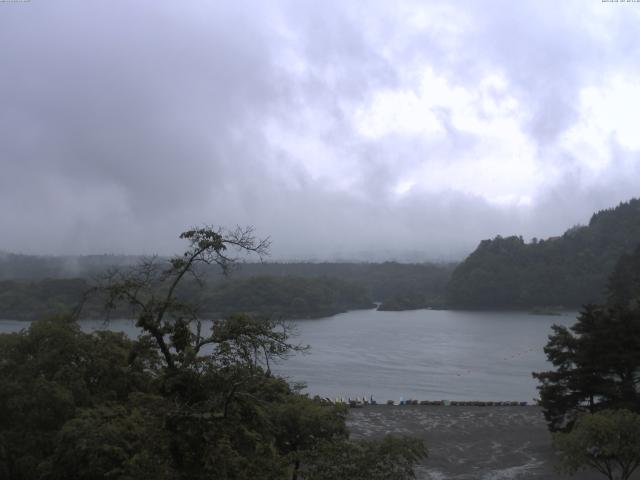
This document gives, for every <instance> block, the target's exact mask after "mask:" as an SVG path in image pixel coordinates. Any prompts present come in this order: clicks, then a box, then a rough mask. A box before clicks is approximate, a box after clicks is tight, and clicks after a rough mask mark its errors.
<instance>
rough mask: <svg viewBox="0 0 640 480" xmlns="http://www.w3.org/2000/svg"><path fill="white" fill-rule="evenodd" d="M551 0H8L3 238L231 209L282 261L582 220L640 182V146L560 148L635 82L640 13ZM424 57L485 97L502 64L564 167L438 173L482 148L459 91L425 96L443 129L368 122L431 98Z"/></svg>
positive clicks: (492, 93)
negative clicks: (390, 105) (514, 181)
mask: <svg viewBox="0 0 640 480" xmlns="http://www.w3.org/2000/svg"><path fill="white" fill-rule="evenodd" d="M556 3H557V2H556ZM556 3H552V2H528V3H523V2H517V3H515V2H497V1H495V2H481V3H480V2H467V3H460V4H457V5H455V6H447V5H445V6H441V5H440V3H439V2H434V3H431V4H423V3H422V2H418V3H415V4H414V3H411V2H406V3H402V4H399V5H398V6H393V7H392V6H391V5H390V4H387V3H386V2H349V3H347V2H322V3H318V2H298V1H295V2H294V1H291V2H279V3H268V4H267V3H263V2H233V3H232V2H215V3H214V2H197V1H195V2H157V1H156V2H151V1H139V2H121V1H109V2H107V1H99V2H80V1H57V2H41V1H32V2H30V3H28V4H0V40H1V41H2V44H3V45H5V47H6V48H3V49H2V51H0V65H2V68H1V70H0V104H1V105H2V108H1V109H0V146H1V147H0V148H1V151H0V165H1V175H0V224H1V225H2V227H3V235H2V238H1V239H0V250H10V251H24V252H34V253H76V252H80V253H87V252H132V253H137V252H153V251H160V252H162V253H165V252H168V251H173V250H175V249H176V248H179V243H177V241H176V240H175V238H176V236H177V233H178V232H179V231H181V229H183V228H185V227H187V226H189V225H193V224H200V223H215V224H225V225H230V226H233V225H235V224H253V225H255V226H256V227H257V229H258V231H259V232H260V233H262V234H264V235H271V236H272V238H273V241H274V247H273V250H274V251H273V253H274V256H275V257H277V258H316V259H324V258H338V257H341V258H360V259H364V258H372V259H383V258H402V259H407V258H408V257H411V258H419V259H426V258H442V259H448V258H458V257H460V256H461V255H463V254H464V253H466V252H467V251H469V250H470V249H471V248H473V246H474V245H475V244H476V243H477V241H478V240H480V239H481V238H487V237H491V236H494V235H495V234H497V233H501V234H517V233H522V234H523V235H525V236H527V237H529V236H539V237H540V236H546V235H552V234H557V233H560V232H561V231H562V230H563V229H564V228H566V227H569V226H571V225H572V224H574V223H578V222H585V221H588V217H589V215H590V213H591V212H592V211H593V210H594V209H598V208H603V207H607V206H611V205H614V204H615V203H617V202H618V201H620V200H623V199H626V198H628V197H630V196H632V195H634V194H637V190H638V186H639V185H638V181H637V180H636V179H637V178H638V176H635V177H634V176H633V175H635V174H637V173H640V172H638V167H637V165H638V153H637V151H635V150H633V149H629V148H628V147H624V146H621V145H619V143H618V142H616V141H615V140H614V141H612V143H611V144H610V145H609V151H610V153H611V158H612V160H611V161H610V164H609V165H608V166H607V167H606V168H605V169H604V170H603V171H602V172H601V173H600V175H599V176H598V181H594V180H593V178H592V177H593V175H591V176H590V175H589V173H588V172H587V173H585V172H583V168H584V166H583V165H582V163H581V161H582V159H581V158H579V157H578V156H577V154H574V153H573V152H570V151H569V152H567V151H566V149H565V148H564V147H562V145H561V144H560V143H559V142H560V141H561V140H560V139H561V138H562V135H563V134H564V133H565V132H566V131H567V130H569V129H570V128H572V126H574V125H576V124H577V122H579V121H580V120H581V115H582V114H583V112H582V111H581V110H580V108H579V107H580V98H581V97H580V92H581V89H582V88H583V87H585V86H589V85H596V86H598V85H604V84H606V82H607V81H608V79H609V78H610V77H611V76H612V75H618V74H623V75H637V73H638V72H637V71H636V70H635V68H636V65H635V63H634V62H632V61H630V60H629V56H632V55H637V54H638V45H639V43H638V41H637V40H638V35H637V34H636V33H635V29H633V28H632V25H633V23H634V18H635V20H636V21H637V17H633V15H628V14H625V13H624V12H622V13H620V12H614V13H612V12H611V11H602V12H599V11H597V6H593V5H591V6H590V7H589V11H586V10H584V8H583V7H582V5H583V4H582V3H580V2H577V3H576V2H562V3H561V5H557V4H556ZM581 9H582V10H581ZM421 14H422V17H423V18H422V17H421V16H420V15H421ZM634 15H635V14H634ZM425 66H428V67H429V68H431V69H432V71H433V72H435V74H437V76H438V78H441V79H443V81H444V82H446V83H447V84H448V85H450V86H451V88H458V87H459V88H462V89H463V90H464V92H467V93H465V95H467V96H468V97H469V98H471V99H472V100H466V101H468V102H471V103H472V104H473V105H472V106H473V107H474V108H476V107H477V105H475V103H477V102H480V101H481V100H478V99H479V98H480V97H479V96H478V95H479V94H477V92H476V86H477V85H479V84H481V83H482V81H483V79H484V78H485V77H486V76H487V75H490V74H494V73H496V74H498V75H500V76H501V77H504V79H505V81H506V84H507V87H505V88H506V90H505V89H502V90H500V89H497V90H496V89H494V90H491V88H485V91H484V94H483V95H485V96H488V97H491V98H492V99H493V100H495V102H497V103H499V102H502V101H506V100H505V99H508V98H507V97H509V98H510V97H513V98H514V99H515V101H517V104H518V115H519V118H521V120H518V121H521V122H522V125H523V126H522V128H523V132H524V135H525V136H527V139H528V142H530V143H531V148H532V149H533V150H535V152H536V155H537V157H536V161H537V162H538V163H539V165H540V167H539V168H540V169H543V170H544V169H548V171H549V182H548V184H543V185H542V186H541V187H540V188H537V189H536V190H535V191H536V196H535V198H532V200H531V202H530V203H528V204H526V205H522V204H517V202H516V203H506V204H496V203H492V201H491V198H490V197H491V195H489V194H487V195H484V194H483V191H484V189H485V187H486V190H487V191H488V192H489V191H491V189H492V188H493V185H492V184H491V182H490V181H489V183H488V184H487V185H477V186H476V188H472V189H469V188H468V187H465V186H464V185H462V184H460V183H459V182H458V183H456V179H455V178H451V179H450V181H449V180H446V181H443V180H442V179H440V180H437V181H435V180H434V182H441V183H442V184H441V185H440V184H438V185H432V184H429V181H428V180H425V175H426V178H427V179H428V178H430V177H429V169H430V168H432V169H434V170H435V169H438V168H441V167H442V166H449V165H457V167H455V168H457V170H456V169H452V170H451V172H452V173H451V176H452V177H455V176H457V175H458V174H460V176H463V174H464V172H465V171H469V169H472V168H473V166H474V162H475V160H474V159H475V158H476V157H477V156H478V155H479V153H478V149H479V148H480V146H481V145H482V144H483V142H484V141H485V134H484V133H483V132H482V131H472V130H469V129H464V128H461V127H460V126H459V125H457V124H456V122H455V121H454V116H455V115H454V112H453V110H452V109H454V108H456V107H455V105H453V106H439V107H433V108H431V110H432V111H431V113H432V115H433V118H435V120H434V121H435V122H437V124H438V125H439V128H440V131H441V133H440V134H438V135H435V134H434V135H431V134H422V133H416V132H405V131H397V132H390V133H384V134H381V135H379V136H377V137H376V138H370V137H367V136H366V135H365V136H363V134H362V132H360V131H359V130H358V126H357V125H356V123H354V112H355V111H358V109H365V110H366V109H367V108H368V106H369V105H371V102H373V101H375V99H376V98H377V97H376V95H378V94H379V93H380V92H389V91H399V92H417V94H418V95H420V94H422V93H420V92H421V91H420V88H419V83H420V78H421V77H420V75H421V71H422V69H424V67H425ZM423 94H424V95H426V96H427V97H428V96H429V95H430V93H429V91H427V92H426V93H424V92H423ZM433 95H435V94H433ZM465 98H466V97H465ZM480 110H481V109H479V108H478V111H480ZM480 117H482V115H481V114H480ZM385 121H386V120H385ZM515 121H516V120H515V117H514V122H515ZM365 126H366V125H365ZM509 141H512V139H511V138H507V137H505V142H509ZM487 148H489V147H487ZM482 154H483V155H486V154H487V152H486V151H483V152H482ZM416 171H420V172H422V173H421V175H423V177H421V178H418V177H415V175H417V174H415V172H416ZM545 171H546V170H545ZM424 172H426V173H424ZM434 173H435V172H434ZM496 175H499V172H497V173H496ZM414 177H415V178H416V180H415V182H413V183H415V185H413V183H412V184H411V185H412V186H411V187H410V188H408V189H407V191H404V192H401V194H399V193H398V191H397V188H398V185H399V184H401V183H402V182H406V181H408V180H407V179H409V180H411V179H412V178H414ZM433 178H437V177H436V176H435V175H434V177H433ZM488 178H491V176H489V177H488ZM478 181H479V182H480V181H483V180H480V179H479V180H478ZM435 187H437V188H435ZM498 193H500V192H498ZM525 193H526V192H525ZM496 195H497V194H496ZM523 195H524V194H523ZM527 195H528V193H527ZM558 203H561V204H562V208H558Z"/></svg>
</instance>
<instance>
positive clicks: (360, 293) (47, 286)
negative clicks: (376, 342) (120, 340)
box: [0, 255, 453, 320]
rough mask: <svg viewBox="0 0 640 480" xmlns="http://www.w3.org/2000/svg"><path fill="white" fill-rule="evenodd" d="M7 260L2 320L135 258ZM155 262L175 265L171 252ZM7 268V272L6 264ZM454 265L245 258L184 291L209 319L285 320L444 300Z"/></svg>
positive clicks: (58, 300) (59, 305) (62, 299)
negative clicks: (239, 315) (71, 267)
mask: <svg viewBox="0 0 640 480" xmlns="http://www.w3.org/2000/svg"><path fill="white" fill-rule="evenodd" d="M4 258H5V261H4V263H3V260H1V259H0V278H3V277H7V276H8V275H9V274H16V277H15V278H13V279H11V280H0V318H5V319H22V320H33V319H36V318H42V317H43V316H46V315H48V314H52V313H58V312H61V311H69V310H71V309H73V308H74V306H75V305H76V304H77V303H78V302H79V301H80V299H81V298H82V295H83V293H84V292H85V291H87V290H88V289H90V288H91V285H92V284H93V283H94V282H93V280H92V279H94V278H97V277H100V276H101V275H103V274H104V273H105V272H107V271H109V267H113V266H114V265H119V266H120V267H121V268H122V267H125V268H126V266H127V265H129V262H130V261H132V259H133V258H134V257H112V256H108V255H106V256H100V257H95V258H94V257H86V258H85V257H77V258H76V260H77V262H76V263H77V264H80V265H81V267H79V268H78V270H76V272H77V273H80V274H83V275H86V276H84V277H76V278H74V277H65V275H64V274H63V272H66V271H68V270H65V269H64V268H63V266H62V264H63V259H60V258H59V259H58V261H57V263H56V262H55V261H54V260H55V259H54V258H47V257H28V256H15V255H14V256H5V257H4ZM67 260H69V259H66V260H65V261H67ZM138 260H139V259H138ZM40 261H42V263H39V262H40ZM110 261H112V262H114V264H110V263H109V262H110ZM155 261H156V262H158V263H160V264H168V263H167V262H168V260H167V259H163V258H156V259H155ZM20 265H24V266H25V268H26V269H27V270H26V271H25V272H24V275H22V276H19V275H17V273H16V272H17V271H18V267H19V266H20ZM5 267H6V268H7V270H3V269H4V268H5ZM205 267H206V266H205ZM452 270H453V265H451V264H442V265H440V264H401V263H395V262H385V263H244V264H241V265H239V266H238V268H236V269H234V270H233V271H232V272H231V273H230V275H229V276H226V277H225V276H222V275H220V273H219V272H218V271H216V270H214V269H211V268H203V269H202V271H201V276H202V278H204V279H206V287H205V288H203V289H201V288H200V287H199V286H198V285H197V282H196V281H194V280H192V279H186V280H187V281H185V282H184V283H183V284H182V285H181V289H180V293H181V294H182V295H184V296H185V297H187V298H189V299H190V300H192V301H194V302H195V303H196V304H198V305H199V306H200V308H201V310H202V314H203V315H207V316H209V317H214V316H216V315H219V314H226V313H229V312H238V311H242V312H251V313H258V314H261V315H277V316H282V317H285V318H307V317H321V316H327V315H333V314H336V313H339V312H344V311H346V310H354V309H359V308H372V307H373V302H374V301H377V302H381V303H383V307H384V308H387V309H390V308H392V309H410V308H423V307H427V306H436V305H440V304H442V302H443V299H444V295H445V287H446V284H447V282H448V280H449V277H450V275H451V271H452ZM45 273H52V274H53V277H52V278H42V277H41V276H39V275H43V274H45ZM90 273H91V274H90ZM102 313H103V312H102V309H101V304H100V302H97V303H96V302H95V301H93V302H92V300H91V299H90V300H89V302H88V303H87V304H86V305H85V307H84V309H83V316H84V317H85V318H98V317H100V316H101V315H102ZM116 313H118V314H121V315H124V316H126V315H127V314H128V312H127V311H121V312H116Z"/></svg>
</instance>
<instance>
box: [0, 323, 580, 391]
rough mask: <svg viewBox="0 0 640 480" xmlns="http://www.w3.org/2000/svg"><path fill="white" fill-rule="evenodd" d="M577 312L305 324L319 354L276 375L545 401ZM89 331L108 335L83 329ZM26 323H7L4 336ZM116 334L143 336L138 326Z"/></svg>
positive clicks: (311, 386) (338, 386) (363, 387)
mask: <svg viewBox="0 0 640 480" xmlns="http://www.w3.org/2000/svg"><path fill="white" fill-rule="evenodd" d="M575 317H576V314H575V312H572V313H569V314H564V315H562V316H541V315H532V314H528V313H523V312H468V311H450V310H440V311H439V310H413V311H406V312H378V311H375V310H356V311H352V312H348V313H344V314H340V315H335V316H333V317H327V318H321V319H315V320H298V321H293V322H292V324H294V325H295V327H296V333H297V336H296V338H295V341H296V342H297V343H301V344H308V345H310V346H311V350H310V352H309V353H307V354H304V355H296V356H293V357H291V358H289V359H287V360H286V361H284V362H280V363H279V364H278V365H277V366H275V367H274V368H273V370H274V371H276V372H277V373H278V374H280V375H283V376H286V377H287V378H288V379H289V380H290V381H296V382H305V383H306V384H307V389H306V390H305V391H306V392H308V393H310V394H311V395H315V394H318V395H321V396H324V397H331V398H335V397H344V398H347V397H351V398H354V397H355V396H358V397H362V396H366V397H367V398H368V397H369V396H370V395H373V397H374V399H376V400H378V401H379V402H381V401H386V400H396V401H398V400H399V399H400V398H401V397H402V398H404V399H409V398H411V399H418V400H498V401H505V400H514V401H528V402H531V401H532V400H533V399H534V398H537V397H538V394H537V390H536V382H535V380H534V379H533V378H532V377H531V372H532V371H541V370H546V369H548V368H549V364H548V363H547V362H546V358H545V355H544V352H543V350H542V349H543V347H544V345H545V344H546V342H547V336H548V335H549V333H550V327H551V325H552V324H554V323H557V324H562V325H572V324H573V323H574V322H575ZM82 325H83V328H84V329H85V330H88V331H90V330H96V329H100V328H104V326H103V323H102V322H99V321H84V322H82ZM25 326H26V324H25V322H15V321H9V320H1V321H0V331H2V332H8V331H18V330H20V329H21V328H24V327H25ZM109 328H110V329H113V330H119V331H124V332H126V333H128V334H129V335H135V334H136V330H135V327H134V326H133V323H132V322H131V321H128V320H113V321H111V322H110V323H109Z"/></svg>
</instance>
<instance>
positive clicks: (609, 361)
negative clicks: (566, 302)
mask: <svg viewBox="0 0 640 480" xmlns="http://www.w3.org/2000/svg"><path fill="white" fill-rule="evenodd" d="M638 259H640V248H638V249H637V250H636V251H635V253H634V255H633V256H625V257H622V258H621V259H620V261H619V262H618V265H617V267H616V269H615V271H614V273H613V275H612V279H615V281H612V282H611V283H610V285H611V286H612V290H610V294H609V298H610V302H609V303H608V304H607V305H601V306H597V305H588V306H586V307H584V309H583V311H582V312H581V314H580V316H579V317H578V321H577V322H576V324H575V325H573V326H572V327H571V328H570V329H568V328H566V327H562V326H557V325H556V326H554V327H553V334H552V335H550V337H549V342H548V343H547V345H546V347H545V353H546V354H547V358H548V359H549V361H550V362H551V363H552V364H553V366H554V367H555V369H554V370H551V371H547V372H539V373H534V377H535V378H537V379H538V380H539V381H540V386H539V387H538V389H539V391H540V399H541V405H542V406H543V408H544V414H545V416H546V418H547V421H548V422H549V426H550V428H551V429H552V430H567V429H570V428H571V426H572V424H573V422H574V421H575V419H576V418H577V416H578V415H579V414H580V413H581V412H591V413H593V412H596V411H599V410H603V409H610V408H614V409H621V408H626V409H629V410H632V411H640V393H639V392H638V385H639V384H640V308H638V305H639V303H638V301H637V300H638V298H640V290H636V293H635V295H633V294H632V293H631V291H630V290H629V289H628V288H627V287H628V284H627V283H623V284H622V285H623V286H624V289H623V290H622V292H620V291H618V290H617V289H614V288H616V287H617V286H618V285H620V281H619V279H620V278H625V279H626V280H627V281H628V282H629V285H638V284H639V280H640V270H633V271H629V270H628V265H630V264H631V265H634V264H635V263H636V262H638ZM618 302H621V303H618Z"/></svg>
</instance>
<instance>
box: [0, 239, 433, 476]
mask: <svg viewBox="0 0 640 480" xmlns="http://www.w3.org/2000/svg"><path fill="white" fill-rule="evenodd" d="M182 238H183V239H185V240H187V241H188V248H187V250H186V252H185V253H184V254H183V255H180V256H176V257H173V258H172V259H171V260H170V261H169V262H168V263H164V262H158V261H157V260H154V259H151V260H148V261H145V262H143V263H141V264H140V265H138V266H136V267H133V268H131V269H130V270H127V271H119V272H111V273H110V274H109V275H108V276H107V277H106V278H105V280H104V283H103V285H102V289H101V291H102V293H103V294H105V296H106V299H107V304H108V306H109V307H111V308H115V307H117V306H118V305H119V304H122V303H124V304H126V305H128V306H129V307H130V308H131V312H132V316H133V317H134V318H135V321H136V325H137V326H138V327H139V329H140V331H141V334H140V335H139V337H138V338H136V339H130V338H127V337H125V336H124V335H123V334H120V333H114V332H94V333H86V332H83V331H82V330H81V329H80V327H79V325H78V323H77V322H75V321H74V320H73V319H72V318H69V317H60V318H55V319H47V320H43V321H39V322H34V323H33V324H31V326H30V327H29V328H28V329H25V330H23V331H21V332H19V333H14V334H1V335H0V478H11V479H12V480H35V479H49V480H63V479H64V480H93V479H95V480H98V479H100V480H101V479H105V478H118V479H126V480H145V479H148V480H151V479H153V480H181V479H184V480H187V479H188V480H205V479H207V480H208V479H219V480H244V479H252V480H290V479H298V480H302V479H308V480H312V479H315V478H325V477H323V476H318V475H319V472H321V470H322V468H323V466H325V465H336V466H337V468H339V470H337V471H339V472H348V471H349V468H351V460H352V459H353V458H357V459H359V465H360V473H361V474H362V476H361V477H358V478H388V477H381V475H383V473H384V472H397V473H398V474H397V475H395V476H394V477H393V478H397V479H398V480H401V479H405V478H411V477H412V476H413V465H414V464H415V462H416V461H417V460H418V459H419V458H421V456H422V455H423V454H426V452H425V451H424V449H422V448H421V446H422V444H421V442H420V441H407V440H387V441H386V442H382V443H380V442H365V443H358V442H352V441H350V440H349V439H348V435H347V430H346V425H345V413H346V412H345V409H344V408H342V407H336V406H330V405H325V404H323V403H321V402H316V401H313V400H311V399H309V398H308V397H307V396H305V395H301V394H300V393H299V391H298V390H297V389H295V388H292V387H291V386H290V385H289V384H288V383H287V382H286V381H285V380H284V379H282V378H278V377H277V376H275V375H273V374H272V372H271V370H270V365H271V362H272V361H273V360H274V359H276V358H281V357H284V356H286V355H287V354H288V353H290V352H293V351H295V350H297V349H298V347H297V346H296V345H294V344H292V343H291V342H290V339H289V336H288V333H289V332H288V330H287V328H286V326H283V325H281V324H280V323H279V322H275V321H273V320H271V319H259V318H254V317H251V316H248V315H231V316H229V317H228V318H224V319H219V320H214V321H213V322H203V321H202V320H201V318H200V316H199V315H198V310H197V308H196V306H195V305H194V304H193V303H192V302H191V301H189V299H188V298H187V297H185V295H184V292H181V290H180V286H181V284H182V282H184V281H185V279H187V278H188V277H189V276H193V277H195V279H196V281H198V282H199V281H200V271H199V269H198V267H199V266H201V265H208V264H215V265H219V266H220V267H221V268H222V269H223V270H227V269H229V267H230V266H231V265H233V262H234V256H233V255H232V254H233V250H234V249H238V251H239V253H240V254H242V252H245V253H246V252H253V253H257V254H259V255H260V254H264V252H265V251H266V247H267V246H268V242H265V241H260V240H256V239H255V238H254V237H253V235H252V232H251V230H250V229H244V230H236V231H234V232H230V233H226V234H225V233H224V232H222V231H219V230H213V229H211V228H207V227H205V228H197V229H192V230H189V231H187V232H184V233H183V234H182ZM230 252H231V253H230ZM119 311H120V310H119ZM205 326H206V327H207V328H205ZM405 447H406V448H405ZM341 452H351V453H350V454H349V455H348V456H345V455H342V454H341ZM375 452H382V453H383V454H384V455H382V456H380V457H379V460H378V461H376V462H374V463H370V462H368V461H366V459H367V458H372V457H375V456H376V455H375ZM332 478H334V479H335V480H340V479H342V478H345V480H346V478H351V477H345V476H340V475H334V476H332Z"/></svg>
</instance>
